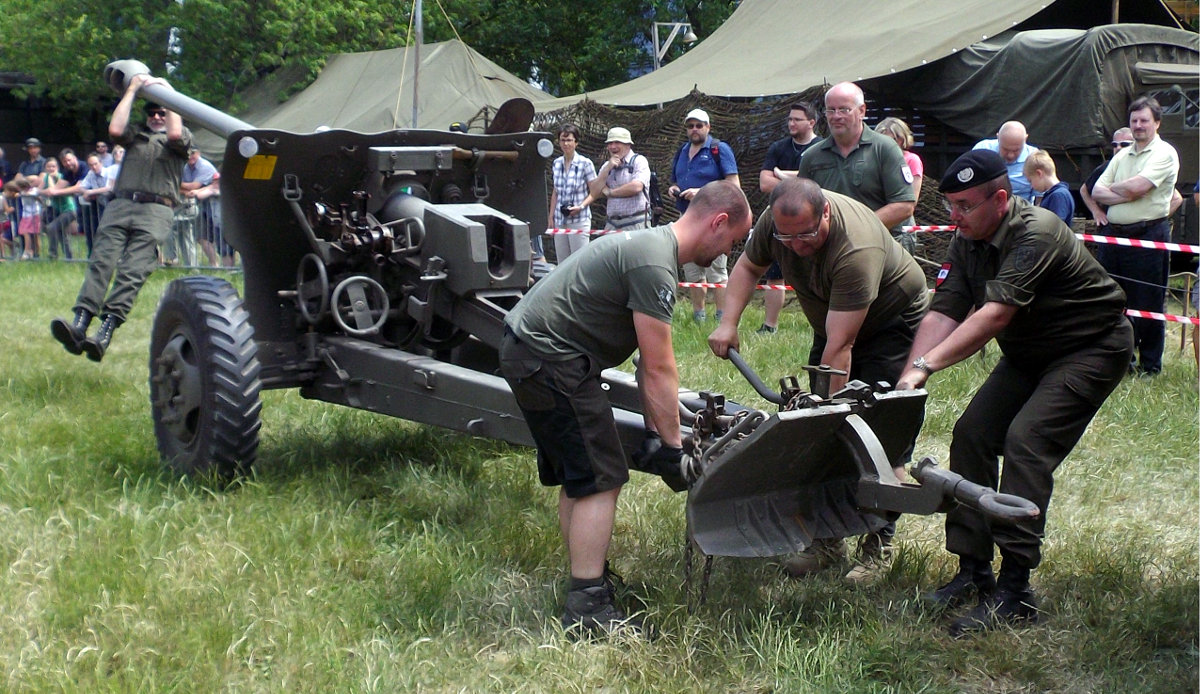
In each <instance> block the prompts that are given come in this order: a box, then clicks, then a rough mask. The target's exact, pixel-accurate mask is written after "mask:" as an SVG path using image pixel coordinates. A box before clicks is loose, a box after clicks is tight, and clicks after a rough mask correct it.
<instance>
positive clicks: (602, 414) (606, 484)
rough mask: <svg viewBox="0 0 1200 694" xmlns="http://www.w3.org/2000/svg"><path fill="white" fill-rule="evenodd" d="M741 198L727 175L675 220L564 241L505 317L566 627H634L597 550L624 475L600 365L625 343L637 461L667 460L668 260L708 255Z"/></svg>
mask: <svg viewBox="0 0 1200 694" xmlns="http://www.w3.org/2000/svg"><path fill="white" fill-rule="evenodd" d="M750 219H751V218H750V205H749V204H748V203H747V202H746V196H745V195H744V194H743V193H742V191H741V190H740V189H739V188H738V187H737V186H735V185H733V184H732V183H729V182H727V181H715V182H713V183H709V184H708V185H706V186H704V187H703V188H701V189H700V190H699V191H698V192H697V193H696V195H695V196H694V197H693V198H692V204H691V206H690V207H689V208H688V211H687V212H685V213H684V215H683V216H682V217H680V218H679V220H678V221H676V222H674V223H672V224H668V225H666V226H660V227H654V228H652V229H646V230H642V231H632V232H631V231H621V232H617V233H614V234H609V235H607V236H603V237H600V238H599V239H597V240H595V241H593V242H591V243H590V244H588V245H587V246H585V247H583V249H581V250H579V251H577V252H575V253H572V254H571V256H570V257H569V258H567V259H566V261H564V262H563V263H562V264H561V265H559V266H558V268H557V269H555V271H554V272H552V273H550V274H549V275H547V276H546V277H545V278H544V279H542V280H541V281H539V282H538V283H537V284H535V285H533V288H532V289H530V290H529V291H528V292H527V293H526V294H525V296H524V297H523V298H522V299H521V301H519V302H518V303H517V305H516V306H515V307H513V310H512V311H511V312H510V313H509V314H508V316H507V317H506V318H505V321H504V323H505V335H504V339H503V341H502V342H501V344H500V372H501V374H503V376H504V379H505V380H506V381H508V384H509V386H510V387H511V388H512V391H513V395H514V396H515V397H516V401H517V405H518V406H520V408H521V412H522V413H523V414H524V417H525V423H526V424H527V425H528V426H529V431H530V432H531V433H532V434H533V440H534V442H535V443H536V444H537V450H538V476H539V479H540V480H541V483H542V484H543V485H545V486H559V487H561V490H560V493H559V497H558V519H559V526H560V529H561V532H562V536H563V541H564V544H565V545H566V548H567V554H568V557H569V560H570V571H571V580H570V585H569V587H568V592H567V600H566V609H565V611H564V612H563V615H562V619H561V622H562V625H563V628H564V629H567V630H568V631H570V632H582V631H587V632H593V631H600V632H608V631H614V630H622V629H630V630H632V631H635V632H636V631H640V630H641V625H640V620H638V619H637V618H636V617H634V618H630V617H628V616H627V615H626V614H625V612H623V611H622V610H621V609H620V608H618V607H617V606H616V605H615V604H614V603H613V592H612V585H611V582H610V579H609V576H608V572H607V570H606V561H605V558H606V556H607V554H608V545H609V542H610V540H611V538H612V530H613V522H614V518H615V515H616V509H617V496H618V495H619V494H620V492H621V488H622V487H623V486H624V484H625V483H626V482H627V481H628V480H629V463H628V461H627V460H626V458H625V452H624V451H623V450H622V449H621V444H620V437H619V436H618V433H617V427H616V422H615V420H614V418H613V414H612V407H611V405H610V403H609V400H608V396H607V395H606V394H605V390H604V387H603V384H602V383H601V379H600V372H601V371H602V370H603V369H606V368H610V367H613V366H616V365H618V364H620V363H621V362H623V361H625V360H626V359H628V358H629V355H631V354H632V353H633V351H634V350H635V349H636V350H638V351H639V352H640V354H641V358H640V360H639V364H638V385H639V388H640V391H641V395H642V406H643V410H644V412H645V415H646V418H647V421H648V425H649V427H648V428H649V430H650V431H652V432H657V433H652V434H649V435H648V436H647V442H646V444H645V445H643V447H642V451H641V452H640V453H639V455H638V456H635V457H636V458H637V460H636V462H637V463H638V468H639V469H652V470H656V471H658V470H662V471H664V472H676V473H677V472H678V470H679V464H680V462H681V460H682V457H683V440H682V438H681V434H680V428H679V372H678V370H677V368H676V365H675V353H674V349H673V348H672V345H671V319H672V316H673V313H674V306H675V286H676V284H677V283H678V272H679V270H678V267H679V264H680V263H689V262H691V263H696V264H698V265H708V264H710V263H712V261H713V260H714V259H715V258H716V257H717V256H719V255H721V254H723V253H728V252H729V250H730V248H731V247H732V246H733V244H734V243H736V242H738V241H741V240H742V239H744V238H746V234H747V232H749V230H750Z"/></svg>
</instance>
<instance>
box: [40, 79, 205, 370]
mask: <svg viewBox="0 0 1200 694" xmlns="http://www.w3.org/2000/svg"><path fill="white" fill-rule="evenodd" d="M152 84H159V85H163V86H167V87H169V86H170V85H169V84H168V83H167V81H166V80H165V79H163V78H161V77H150V76H149V75H134V76H133V77H132V78H131V79H130V80H129V85H128V86H127V87H126V89H125V93H124V94H123V95H122V97H121V100H120V101H119V102H118V103H117V107H116V108H115V109H114V110H113V115H112V118H111V119H110V120H109V122H108V134H109V136H110V137H112V138H113V141H114V142H117V143H119V144H122V145H124V146H125V147H126V152H125V160H124V162H123V164H122V166H121V174H120V176H119V177H118V178H117V182H116V186H115V188H114V190H113V200H112V201H111V202H109V203H108V205H107V206H106V207H105V208H104V216H103V217H101V219H100V228H99V229H97V230H96V238H95V244H94V247H93V249H92V257H91V261H90V262H89V263H88V269H87V274H86V275H85V277H84V280H83V286H82V287H80V289H79V296H78V298H77V299H76V300H75V317H74V320H72V321H67V320H66V319H64V318H55V319H54V320H53V321H51V323H50V333H51V334H52V335H53V336H54V339H56V340H58V341H59V342H61V343H62V345H63V347H64V348H66V350H67V351H68V352H70V353H72V354H83V353H87V356H88V359H91V360H92V361H100V360H101V359H103V358H104V353H105V352H106V351H107V350H108V345H109V342H110V341H111V340H112V336H113V332H114V331H115V330H116V329H117V328H118V327H119V326H120V325H121V324H122V323H124V322H125V317H126V316H127V315H128V314H129V310H130V309H131V308H133V302H134V299H136V298H137V295H138V292H139V291H141V288H142V285H143V284H145V282H146V278H148V277H149V276H150V273H151V272H153V271H154V269H155V267H157V266H158V245H159V244H160V243H162V242H163V241H165V240H166V238H167V234H169V233H170V231H171V222H172V220H173V218H174V214H173V212H172V208H174V207H175V206H176V205H178V204H179V185H180V180H181V178H182V176H183V165H184V163H185V162H186V161H187V154H188V148H189V147H190V146H191V144H192V133H191V131H190V130H188V129H187V128H185V127H183V119H182V118H180V117H179V114H178V113H175V112H174V111H169V110H167V109H165V108H163V107H162V106H159V105H157V104H153V103H147V104H146V106H145V112H146V123H145V125H140V126H132V125H130V123H129V115H130V111H131V110H132V108H133V101H134V99H136V98H137V94H138V91H139V90H141V88H142V87H145V86H148V85H152ZM110 283H111V284H112V288H111V290H110V289H109V284H110ZM97 315H99V316H100V317H101V319H102V323H101V325H100V328H99V329H98V330H97V331H96V333H95V334H94V335H91V336H88V335H87V328H88V326H89V325H90V324H91V322H92V318H93V317H95V316H97Z"/></svg>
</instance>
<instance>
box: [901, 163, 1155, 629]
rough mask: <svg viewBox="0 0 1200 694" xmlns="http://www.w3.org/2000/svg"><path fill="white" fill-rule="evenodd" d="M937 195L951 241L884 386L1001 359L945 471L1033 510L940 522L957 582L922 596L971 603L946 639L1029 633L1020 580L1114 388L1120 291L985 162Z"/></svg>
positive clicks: (954, 169)
mask: <svg viewBox="0 0 1200 694" xmlns="http://www.w3.org/2000/svg"><path fill="white" fill-rule="evenodd" d="M940 189H941V192H942V193H943V194H944V195H945V196H946V202H947V208H948V209H949V211H950V221H951V222H953V223H954V224H956V225H957V226H958V232H957V233H956V235H955V237H954V240H953V241H951V243H950V249H949V250H948V251H947V253H946V262H945V263H944V264H943V265H942V269H941V272H940V273H939V274H938V280H937V291H936V292H935V293H934V295H933V300H932V304H931V306H930V308H929V313H928V314H927V315H926V316H925V318H924V319H923V320H922V321H921V325H920V328H918V330H917V336H916V339H915V340H914V341H913V348H912V352H911V354H910V355H909V359H910V366H909V367H908V369H907V370H906V371H905V372H904V374H903V375H902V376H901V377H900V379H899V381H898V382H897V384H896V387H897V388H898V389H901V390H903V389H909V388H923V387H925V386H926V382H927V380H928V379H929V378H931V377H932V376H933V375H934V374H936V373H937V372H939V371H941V370H942V369H945V368H947V367H949V366H951V365H953V364H957V363H958V362H960V361H962V360H964V359H966V358H968V357H970V356H971V355H972V354H975V353H976V352H978V351H979V349H980V348H981V347H983V345H985V344H987V342H988V341H989V340H991V339H992V338H995V339H996V342H997V343H999V345H1000V351H1001V353H1002V356H1001V357H1000V360H999V362H997V363H996V366H995V368H994V369H992V373H991V374H990V375H989V376H988V377H987V380H986V381H984V383H983V385H982V386H981V387H980V388H979V390H978V391H977V392H976V393H975V396H974V397H973V398H972V399H971V402H970V404H968V405H967V408H966V410H964V411H963V413H962V416H960V417H959V419H958V421H957V422H956V423H955V425H954V436H953V438H952V439H951V441H950V469H951V470H952V471H954V472H957V473H958V474H960V475H962V476H963V478H964V479H966V480H968V481H970V482H974V483H976V484H981V485H983V486H985V487H990V488H993V489H998V490H999V491H1000V492H1001V493H1005V494H1015V495H1017V496H1021V497H1024V498H1026V499H1029V500H1030V501H1032V502H1034V503H1035V504H1037V506H1038V509H1039V511H1040V512H1039V514H1038V515H1037V516H1036V517H1034V518H1029V519H1026V520H1021V521H1016V522H1013V523H997V522H994V521H990V520H989V519H987V518H986V517H985V516H984V515H983V514H982V513H981V512H980V511H978V510H976V509H971V508H968V507H966V506H955V507H954V508H952V509H950V511H949V512H948V513H947V514H946V549H947V550H948V551H949V552H951V553H952V554H956V555H958V565H959V572H958V574H957V575H956V576H955V577H954V578H953V579H952V580H951V581H950V582H949V583H947V584H945V585H943V586H942V587H940V588H938V589H937V590H934V591H932V592H930V593H928V594H926V595H924V596H922V597H923V599H924V600H926V601H927V602H929V603H930V604H932V605H934V606H936V607H939V608H950V607H954V606H957V605H961V604H963V603H965V602H966V601H967V599H969V598H975V599H977V600H978V602H977V604H976V606H975V607H974V608H973V609H971V610H970V611H969V612H967V614H965V615H963V616H962V617H960V618H958V619H957V620H955V621H954V622H952V623H951V625H950V632H951V635H953V636H955V637H958V636H963V635H965V634H968V633H970V632H975V631H982V630H987V629H993V628H996V627H999V626H1002V625H1016V624H1020V623H1028V622H1035V621H1037V619H1038V609H1037V601H1036V599H1035V598H1034V594H1033V591H1032V589H1031V588H1030V585H1029V576H1030V572H1031V571H1032V570H1033V569H1034V568H1036V567H1037V566H1038V564H1039V563H1040V562H1041V558H1042V553H1041V546H1042V537H1043V536H1044V535H1045V531H1046V510H1047V508H1048V507H1049V505H1050V495H1051V492H1052V491H1053V489H1054V471H1055V470H1056V469H1057V468H1058V466H1059V464H1061V463H1062V461H1063V459H1064V458H1066V457H1067V454H1068V453H1070V452H1071V449H1072V448H1074V447H1075V444H1076V442H1078V441H1079V437H1080V436H1082V435H1083V432H1084V430H1085V429H1086V428H1087V425H1088V423H1089V422H1090V421H1091V420H1092V417H1094V416H1095V414H1096V412H1097V411H1098V410H1099V409H1100V406H1101V404H1103V403H1104V401H1105V399H1106V398H1108V396H1109V395H1110V394H1111V393H1112V391H1113V390H1114V389H1115V388H1116V387H1117V384H1119V383H1120V382H1121V377H1122V376H1123V375H1124V374H1125V370H1126V368H1127V366H1128V364H1129V356H1130V354H1131V352H1132V349H1133V331H1132V329H1131V328H1130V326H1129V321H1127V320H1125V316H1124V309H1125V294H1124V292H1122V291H1121V288H1120V287H1119V286H1118V285H1117V283H1116V282H1115V281H1114V280H1113V279H1112V278H1111V277H1109V276H1108V274H1107V273H1105V272H1104V269H1103V268H1102V267H1100V264H1099V263H1098V262H1096V260H1095V259H1094V258H1093V257H1092V255H1091V254H1090V253H1088V251H1087V249H1086V248H1084V246H1083V244H1082V243H1079V241H1078V240H1076V238H1075V234H1074V233H1072V231H1071V228H1070V227H1068V226H1067V225H1066V224H1064V223H1063V221H1062V220H1061V219H1059V218H1058V216H1057V215H1055V214H1054V213H1053V212H1051V211H1050V210H1047V209H1045V208H1042V207H1036V206H1034V205H1032V204H1031V203H1029V202H1027V201H1025V200H1024V199H1021V198H1018V197H1016V196H1015V195H1013V193H1012V186H1011V184H1010V183H1009V180H1008V173H1007V167H1006V166H1005V162H1004V160H1003V159H1002V158H1001V157H1000V155H999V154H996V153H995V152H989V151H986V150H973V151H971V152H968V153H966V154H964V155H962V156H961V157H959V158H958V159H957V160H955V162H954V163H953V164H951V165H950V168H949V169H947V170H946V175H945V176H944V177H943V178H942V182H941V186H940ZM1001 456H1003V458H1004V464H1003V468H1001V467H1000V457H1001ZM995 548H999V550H1000V556H1001V557H1002V559H1003V561H1002V564H1001V567H1000V576H999V580H997V578H996V577H995V576H994V575H993V573H992V558H993V556H994V552H995Z"/></svg>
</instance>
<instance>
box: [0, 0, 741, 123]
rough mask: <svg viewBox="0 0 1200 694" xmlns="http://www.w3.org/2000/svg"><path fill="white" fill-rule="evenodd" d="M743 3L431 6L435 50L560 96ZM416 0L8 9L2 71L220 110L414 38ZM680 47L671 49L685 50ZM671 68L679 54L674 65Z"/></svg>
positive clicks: (62, 87) (63, 4)
mask: <svg viewBox="0 0 1200 694" xmlns="http://www.w3.org/2000/svg"><path fill="white" fill-rule="evenodd" d="M736 4H737V3H736V0H707V2H702V1H701V0H606V2H603V3H581V2H567V1H566V0H426V2H425V7H424V13H423V16H424V19H425V22H424V31H425V41H426V43H432V42H435V41H443V40H447V39H452V38H455V37H458V38H461V39H462V40H463V41H465V42H466V43H467V44H468V45H470V46H472V47H473V48H475V49H476V50H478V51H479V52H480V53H482V54H483V55H485V56H487V57H489V58H491V59H492V60H494V61H496V62H497V63H499V64H500V65H501V66H503V67H504V68H506V69H508V70H510V71H511V72H513V73H515V74H517V75H519V76H521V77H524V78H528V79H532V80H535V81H537V82H538V83H540V84H542V85H544V86H545V88H546V89H547V90H548V91H550V92H551V93H554V94H559V95H562V94H572V93H578V92H582V91H588V90H596V89H600V88H602V87H607V86H611V85H613V84H618V83H620V82H624V81H626V80H628V79H629V78H630V77H632V76H635V75H637V74H640V73H642V72H645V71H646V70H648V69H649V66H650V65H651V62H652V58H651V48H650V46H651V45H652V38H651V34H650V32H651V31H652V26H653V22H654V21H690V22H691V24H692V28H693V31H695V32H696V34H697V35H698V36H700V37H701V38H703V37H704V36H707V35H708V34H710V33H712V31H713V30H715V29H716V28H717V27H718V26H720V24H721V22H723V21H724V20H725V18H726V17H728V16H729V14H730V13H731V12H732V11H733V9H734V7H735V6H736ZM412 8H413V5H412V2H411V0H405V2H403V3H398V4H392V3H385V2H380V1H378V0H339V1H338V2H326V1H324V0H70V2H67V1H66V0H4V10H3V11H0V36H3V37H5V38H4V40H3V41H0V66H3V67H2V69H4V70H6V71H10V72H18V73H24V74H28V75H31V76H32V77H33V78H34V80H35V83H34V84H33V85H32V86H29V87H23V88H22V90H21V91H19V92H18V95H19V96H39V97H44V98H46V99H47V100H49V101H52V102H53V103H55V104H57V105H58V107H59V109H60V110H61V111H62V112H64V113H71V112H76V113H90V112H92V111H94V110H95V109H97V108H107V107H108V106H110V105H111V104H112V103H113V102H114V101H115V99H116V95H115V94H113V93H112V92H110V91H109V90H108V89H107V88H106V87H105V86H104V85H103V84H102V83H101V74H102V72H103V68H104V66H105V65H106V64H107V63H108V62H110V61H112V60H116V59H119V58H137V59H138V60H141V61H142V62H144V63H146V64H147V65H148V66H149V67H150V69H151V71H152V72H154V73H155V74H160V75H162V74H165V75H167V76H168V77H169V78H170V79H171V82H172V84H173V85H174V86H175V87H176V88H177V89H179V90H180V91H182V92H184V93H186V94H188V95H190V96H193V97H195V98H197V99H200V100H201V101H204V102H206V103H210V104H212V105H214V106H217V107H218V108H225V109H228V108H231V107H234V106H236V103H235V100H236V94H237V93H238V92H239V90H242V89H244V88H246V87H247V86H249V85H251V84H253V83H255V82H257V81H258V80H260V79H261V78H263V77H264V76H266V75H269V74H271V73H272V72H274V71H277V70H279V69H281V68H285V67H291V68H296V67H298V68H302V69H303V70H305V71H306V72H307V74H308V75H309V76H310V77H312V76H315V75H316V73H317V71H319V70H320V68H321V67H322V66H323V65H324V61H325V58H326V57H327V56H328V55H330V54H333V53H341V52H355V51H368V50H377V49H382V48H393V47H396V46H402V45H405V44H407V43H409V42H410V33H409V32H410V20H411V13H412ZM680 49H681V47H680V46H677V47H676V48H675V51H676V52H677V51H678V50H680ZM668 59H669V58H668Z"/></svg>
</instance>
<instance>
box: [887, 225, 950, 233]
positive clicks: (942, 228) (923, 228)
mask: <svg viewBox="0 0 1200 694" xmlns="http://www.w3.org/2000/svg"><path fill="white" fill-rule="evenodd" d="M900 230H901V231H903V232H906V233H909V234H911V233H914V232H917V231H957V230H958V225H956V224H918V225H916V226H902V227H900Z"/></svg>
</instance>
